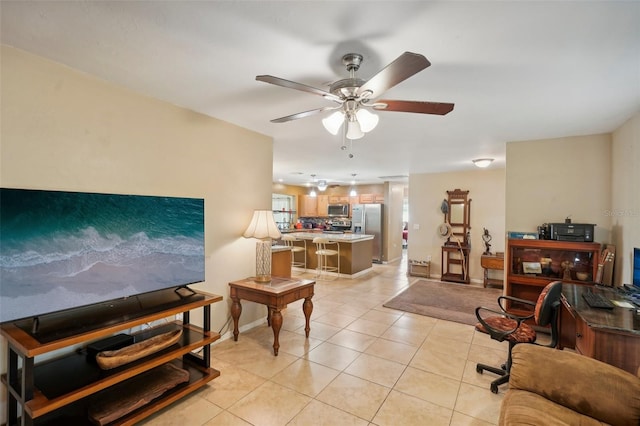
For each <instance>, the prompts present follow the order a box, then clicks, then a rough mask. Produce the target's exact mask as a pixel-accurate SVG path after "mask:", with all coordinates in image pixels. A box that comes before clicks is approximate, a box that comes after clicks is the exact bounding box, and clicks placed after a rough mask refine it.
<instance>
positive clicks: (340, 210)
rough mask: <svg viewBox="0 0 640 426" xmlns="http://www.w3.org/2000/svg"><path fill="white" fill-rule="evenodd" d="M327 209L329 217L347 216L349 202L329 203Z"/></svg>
mask: <svg viewBox="0 0 640 426" xmlns="http://www.w3.org/2000/svg"><path fill="white" fill-rule="evenodd" d="M327 210H328V211H327V213H328V214H329V216H331V217H338V216H342V217H349V204H329V207H328V208H327Z"/></svg>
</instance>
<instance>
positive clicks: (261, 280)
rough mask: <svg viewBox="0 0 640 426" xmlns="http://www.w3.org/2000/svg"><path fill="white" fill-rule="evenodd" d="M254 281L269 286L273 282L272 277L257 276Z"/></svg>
mask: <svg viewBox="0 0 640 426" xmlns="http://www.w3.org/2000/svg"><path fill="white" fill-rule="evenodd" d="M253 280H254V281H255V282H257V283H262V284H267V283H270V282H271V275H257V276H256V277H255V278H254V279H253Z"/></svg>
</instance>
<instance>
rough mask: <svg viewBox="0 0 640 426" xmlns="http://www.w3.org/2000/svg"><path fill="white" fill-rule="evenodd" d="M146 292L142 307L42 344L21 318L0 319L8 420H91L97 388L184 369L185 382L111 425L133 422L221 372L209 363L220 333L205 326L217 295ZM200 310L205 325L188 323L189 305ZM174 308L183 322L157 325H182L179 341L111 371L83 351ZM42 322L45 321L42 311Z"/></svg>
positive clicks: (13, 422)
mask: <svg viewBox="0 0 640 426" xmlns="http://www.w3.org/2000/svg"><path fill="white" fill-rule="evenodd" d="M148 295H150V296H152V297H150V298H147V299H145V300H144V303H146V304H144V303H142V302H141V304H142V305H143V306H144V309H143V310H140V309H138V310H137V312H130V313H129V314H127V315H122V312H120V311H118V312H117V316H116V317H114V318H111V320H106V319H104V318H103V320H105V321H104V323H103V324H102V325H100V326H98V327H95V328H92V329H91V330H88V331H87V330H86V329H82V328H81V329H79V330H78V331H77V333H69V332H65V337H63V338H59V339H53V340H51V339H46V342H44V343H43V342H41V341H39V340H37V339H36V338H35V337H34V335H32V334H31V333H29V332H28V331H27V330H25V329H24V327H19V326H18V325H17V324H19V322H7V323H4V324H2V325H1V327H0V334H2V336H3V337H5V338H6V339H7V342H8V349H9V350H8V359H7V373H6V374H4V375H2V382H3V383H4V385H5V386H6V387H7V407H6V408H7V410H6V411H7V425H8V426H14V425H25V426H30V425H48V424H74V425H84V424H86V425H90V424H91V422H90V420H89V418H88V415H87V409H88V406H89V404H90V403H91V398H92V396H95V395H96V394H97V393H98V392H106V391H108V389H109V388H110V387H112V386H114V385H117V384H119V383H123V382H125V381H127V380H131V381H134V380H135V379H136V377H137V376H139V375H141V374H142V373H145V372H148V371H149V370H151V369H153V368H155V367H158V366H161V365H164V364H168V363H172V364H173V365H175V366H177V367H179V368H181V369H184V370H187V371H188V372H189V380H188V381H187V382H185V383H181V384H179V385H177V386H176V387H174V388H172V389H170V390H168V391H166V392H165V393H164V394H162V395H161V396H160V397H159V398H157V399H154V400H153V401H151V402H150V403H148V404H146V405H144V406H142V407H140V408H138V409H136V410H134V411H132V412H130V413H128V414H126V415H124V416H123V417H121V418H119V419H117V420H116V421H115V422H113V423H110V424H115V425H132V424H134V423H136V422H138V421H140V420H142V419H144V418H145V417H148V416H149V415H151V414H152V413H154V412H156V411H158V410H160V409H162V408H164V407H166V406H167V405H169V404H171V403H172V402H174V401H176V400H178V399H180V398H182V397H184V396H186V395H188V394H190V393H192V392H194V391H195V390H197V389H199V388H201V387H202V386H204V385H205V384H207V383H208V382H209V381H211V380H213V379H215V378H216V377H218V376H219V375H220V372H219V371H218V370H215V369H213V368H211V366H210V345H211V343H213V342H215V341H216V340H218V339H219V338H220V335H219V334H218V333H215V332H211V331H210V323H211V310H210V309H211V306H210V305H211V304H213V303H215V302H219V301H221V300H222V296H218V295H214V294H208V293H203V292H198V291H196V292H194V293H193V294H188V295H184V294H183V295H181V294H180V293H179V292H176V291H174V289H169V290H161V291H159V292H154V293H153V294H148ZM142 296H144V295H142ZM197 308H202V310H203V324H204V326H203V327H197V326H195V325H192V324H190V311H191V310H194V309H197ZM73 311H74V310H73V309H72V310H69V311H66V312H65V315H67V321H68V322H69V321H70V322H73ZM178 314H182V321H179V320H175V321H169V322H167V323H166V324H164V325H162V326H161V327H159V328H161V329H166V328H174V329H177V328H182V338H181V340H180V341H179V342H178V343H176V344H174V345H172V346H170V347H168V348H166V349H164V350H161V351H159V352H157V353H155V354H152V355H149V356H147V357H145V358H142V359H140V360H138V361H134V362H132V363H130V364H126V365H124V366H122V367H118V368H115V369H113V370H101V369H100V368H99V367H98V365H97V364H95V361H92V360H91V359H90V357H88V356H87V354H86V345H87V344H88V343H90V342H92V341H95V340H99V339H103V338H106V337H108V336H110V335H113V334H115V333H118V332H122V331H123V330H128V329H130V328H132V327H136V326H139V325H142V324H145V323H149V322H152V321H156V320H162V319H165V318H170V317H175V316H176V315H178ZM59 316H60V315H57V318H56V320H57V321H59ZM40 321H41V323H42V322H45V321H46V316H44V317H41V318H40ZM148 330H149V329H147V330H142V331H140V332H138V333H134V334H133V335H134V337H136V336H137V338H138V339H139V340H144V339H146V338H149V337H150V336H149V335H148V334H149V331H148ZM76 345H82V346H83V347H85V349H78V350H76V351H71V348H70V347H71V346H76ZM64 348H67V349H69V350H68V351H66V353H65V354H64V355H62V356H61V357H59V358H56V359H53V360H49V361H43V362H39V363H35V357H36V356H38V355H44V354H47V353H50V352H53V351H56V350H59V349H64ZM199 348H202V350H201V354H195V353H193V351H194V350H197V349H199ZM19 359H21V361H22V362H21V363H19V362H18V361H19ZM20 364H21V365H20ZM18 408H20V410H18Z"/></svg>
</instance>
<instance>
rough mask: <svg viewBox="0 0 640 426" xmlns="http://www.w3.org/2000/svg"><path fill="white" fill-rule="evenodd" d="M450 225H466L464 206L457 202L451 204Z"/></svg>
mask: <svg viewBox="0 0 640 426" xmlns="http://www.w3.org/2000/svg"><path fill="white" fill-rule="evenodd" d="M449 224H450V225H451V226H455V225H464V204H460V203H455V202H453V203H452V204H450V212H449Z"/></svg>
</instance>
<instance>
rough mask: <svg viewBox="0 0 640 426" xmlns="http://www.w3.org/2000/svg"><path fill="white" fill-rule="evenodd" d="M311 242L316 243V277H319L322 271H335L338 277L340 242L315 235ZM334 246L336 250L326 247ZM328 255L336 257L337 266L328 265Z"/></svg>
mask: <svg viewBox="0 0 640 426" xmlns="http://www.w3.org/2000/svg"><path fill="white" fill-rule="evenodd" d="M313 243H314V244H315V245H316V256H317V257H318V266H317V269H316V278H317V279H321V277H322V273H323V272H325V276H326V273H328V272H335V273H336V277H335V278H334V279H338V278H339V277H340V244H338V243H337V242H335V241H329V239H328V238H324V237H315V238H314V239H313ZM333 245H335V246H336V250H334V249H328V248H327V246H333ZM330 256H337V257H338V262H337V263H338V266H329V264H328V258H329V257H330Z"/></svg>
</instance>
